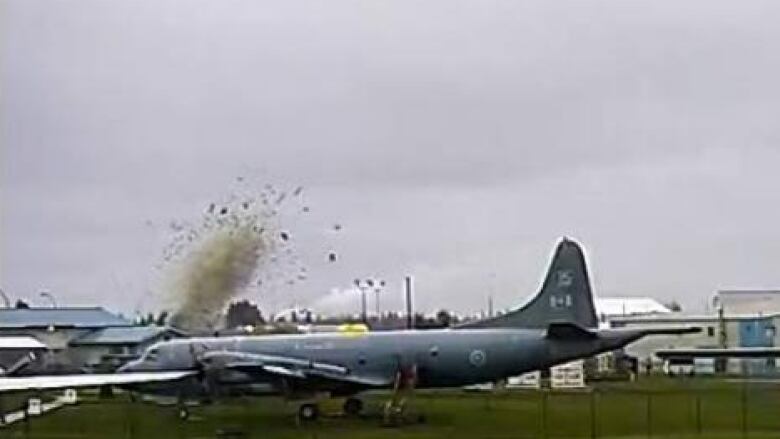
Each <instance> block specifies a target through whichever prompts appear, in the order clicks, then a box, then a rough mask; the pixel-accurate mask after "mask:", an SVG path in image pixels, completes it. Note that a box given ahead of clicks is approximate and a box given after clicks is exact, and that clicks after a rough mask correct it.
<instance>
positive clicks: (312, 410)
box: [298, 403, 320, 421]
mask: <svg viewBox="0 0 780 439" xmlns="http://www.w3.org/2000/svg"><path fill="white" fill-rule="evenodd" d="M319 415H320V408H319V407H318V406H317V404H311V403H310V404H301V406H300V407H298V418H300V419H301V420H302V421H314V420H316V419H317V417H319Z"/></svg>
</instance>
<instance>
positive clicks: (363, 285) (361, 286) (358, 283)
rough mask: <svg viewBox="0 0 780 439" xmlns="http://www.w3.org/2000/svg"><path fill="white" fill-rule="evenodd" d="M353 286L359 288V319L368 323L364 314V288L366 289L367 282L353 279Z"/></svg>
mask: <svg viewBox="0 0 780 439" xmlns="http://www.w3.org/2000/svg"><path fill="white" fill-rule="evenodd" d="M355 286H356V287H357V288H358V290H360V320H362V321H363V323H364V324H365V323H368V316H367V315H366V289H368V283H367V282H363V281H362V280H360V279H355Z"/></svg>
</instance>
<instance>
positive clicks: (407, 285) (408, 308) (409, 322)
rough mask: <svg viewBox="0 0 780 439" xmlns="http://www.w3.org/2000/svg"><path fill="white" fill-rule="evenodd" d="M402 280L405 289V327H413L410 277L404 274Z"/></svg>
mask: <svg viewBox="0 0 780 439" xmlns="http://www.w3.org/2000/svg"><path fill="white" fill-rule="evenodd" d="M404 280H405V283H404V290H405V291H406V329H414V315H413V314H412V277H411V276H406V278H405V279H404Z"/></svg>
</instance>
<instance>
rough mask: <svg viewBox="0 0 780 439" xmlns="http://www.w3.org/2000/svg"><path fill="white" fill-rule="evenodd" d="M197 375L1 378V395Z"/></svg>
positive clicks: (92, 375) (134, 374)
mask: <svg viewBox="0 0 780 439" xmlns="http://www.w3.org/2000/svg"><path fill="white" fill-rule="evenodd" d="M195 373H196V372H195V371H172V372H127V373H106V374H76V375H39V376H30V377H3V378H0V393H4V392H13V391H19V390H46V389H66V388H73V387H99V386H107V385H121V384H139V383H154V382H161V381H176V380H180V379H182V378H185V377H188V376H191V375H194V374H195Z"/></svg>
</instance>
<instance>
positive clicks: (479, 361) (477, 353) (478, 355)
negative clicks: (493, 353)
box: [469, 349, 487, 367]
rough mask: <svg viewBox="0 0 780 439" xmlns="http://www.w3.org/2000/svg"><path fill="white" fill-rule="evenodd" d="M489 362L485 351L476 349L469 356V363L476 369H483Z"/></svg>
mask: <svg viewBox="0 0 780 439" xmlns="http://www.w3.org/2000/svg"><path fill="white" fill-rule="evenodd" d="M486 362H487V355H485V351H482V350H480V349H474V350H473V351H471V353H470V354H469V363H471V365H472V366H475V367H482V366H484V365H485V363H486Z"/></svg>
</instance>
